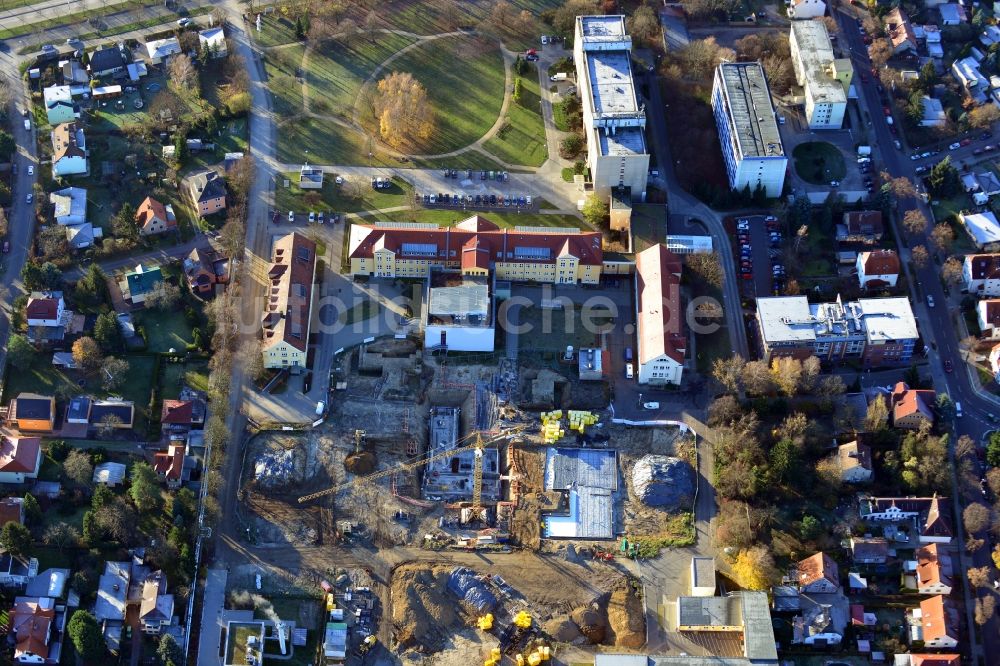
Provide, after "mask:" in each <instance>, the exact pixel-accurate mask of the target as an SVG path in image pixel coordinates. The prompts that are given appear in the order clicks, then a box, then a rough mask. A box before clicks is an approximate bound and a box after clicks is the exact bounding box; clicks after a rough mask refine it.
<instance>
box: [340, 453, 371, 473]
mask: <svg viewBox="0 0 1000 666" xmlns="http://www.w3.org/2000/svg"><path fill="white" fill-rule="evenodd" d="M344 469H346V470H347V471H348V472H350V473H351V474H362V475H363V474H371V473H372V471H373V470H374V469H375V455H374V454H372V453H371V452H370V451H361V452H359V453H349V454H348V455H347V457H346V458H344Z"/></svg>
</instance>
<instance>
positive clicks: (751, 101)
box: [712, 62, 788, 197]
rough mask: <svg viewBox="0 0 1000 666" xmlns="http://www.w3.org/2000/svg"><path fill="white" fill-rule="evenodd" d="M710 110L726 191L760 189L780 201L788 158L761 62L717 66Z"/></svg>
mask: <svg viewBox="0 0 1000 666" xmlns="http://www.w3.org/2000/svg"><path fill="white" fill-rule="evenodd" d="M712 110H713V112H714V113H715V125H716V127H717V128H718V130H719V143H720V144H722V157H723V160H724V161H725V163H726V174H727V175H728V176H729V186H730V187H731V188H732V189H734V190H742V189H743V188H745V187H749V188H750V189H751V190H756V189H757V187H758V186H760V187H763V188H764V190H765V191H766V192H767V196H768V197H778V196H781V190H782V188H783V186H784V184H785V169H786V168H787V166H788V158H787V157H786V156H785V149H784V147H783V146H782V144H781V135H780V134H779V133H778V123H777V121H776V120H775V116H774V107H773V106H772V105H771V92H770V90H769V89H768V87H767V79H766V78H765V76H764V68H763V67H761V65H760V63H758V62H740V63H722V64H721V65H719V66H718V68H716V70H715V82H714V84H713V85H712Z"/></svg>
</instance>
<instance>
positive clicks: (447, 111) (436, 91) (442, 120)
mask: <svg viewBox="0 0 1000 666" xmlns="http://www.w3.org/2000/svg"><path fill="white" fill-rule="evenodd" d="M391 70H392V71H397V72H410V73H412V74H413V76H414V78H416V79H417V80H418V81H419V82H420V83H422V84H423V85H424V87H425V88H426V89H427V96H428V98H429V99H430V102H431V105H432V108H433V109H434V116H435V128H434V132H433V134H432V136H431V138H430V139H429V140H428V141H427V143H426V145H424V146H422V147H421V149H420V150H419V151H415V152H419V153H420V154H429V155H436V154H439V153H446V152H449V151H452V150H457V149H458V148H463V147H465V146H467V145H469V144H470V143H473V142H474V141H476V140H477V139H479V138H481V137H482V136H483V135H484V134H486V132H487V130H489V129H490V127H492V126H493V123H494V122H495V121H496V119H497V116H498V115H499V113H500V107H501V105H502V103H503V95H504V69H503V59H502V58H501V56H500V47H499V44H498V43H497V42H495V41H493V40H492V39H479V38H475V37H455V38H449V39H440V40H436V41H434V42H431V43H430V44H426V45H424V46H421V47H420V48H416V49H413V50H411V51H409V52H408V53H406V54H405V55H404V56H402V57H401V58H399V59H398V60H396V61H395V62H393V63H392V66H391Z"/></svg>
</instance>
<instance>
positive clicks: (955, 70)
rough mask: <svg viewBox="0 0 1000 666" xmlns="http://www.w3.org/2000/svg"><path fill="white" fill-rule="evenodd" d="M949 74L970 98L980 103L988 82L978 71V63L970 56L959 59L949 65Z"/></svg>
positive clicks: (983, 99)
mask: <svg viewBox="0 0 1000 666" xmlns="http://www.w3.org/2000/svg"><path fill="white" fill-rule="evenodd" d="M951 73H952V76H954V77H955V80H957V81H958V82H959V83H960V84H961V85H962V87H963V88H965V92H967V93H968V94H969V95H970V96H972V97H973V99H975V100H976V101H978V102H980V103H982V102H983V101H985V99H986V97H985V95H986V90H987V89H988V88H989V87H990V82H989V81H988V80H987V79H986V77H985V76H983V73H982V72H981V71H979V61H978V60H976V59H975V58H973V57H972V56H966V57H965V58H959V59H957V60H955V62H953V63H952V64H951Z"/></svg>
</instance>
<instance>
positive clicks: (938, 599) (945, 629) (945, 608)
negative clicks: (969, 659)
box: [906, 594, 959, 649]
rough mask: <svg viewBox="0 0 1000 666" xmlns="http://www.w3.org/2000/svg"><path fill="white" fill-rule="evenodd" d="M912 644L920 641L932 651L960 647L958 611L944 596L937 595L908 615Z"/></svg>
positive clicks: (922, 602) (909, 611)
mask: <svg viewBox="0 0 1000 666" xmlns="http://www.w3.org/2000/svg"><path fill="white" fill-rule="evenodd" d="M906 619H907V624H908V625H909V637H910V642H911V643H912V642H917V641H920V642H921V643H922V644H923V647H925V648H930V649H951V648H956V647H958V626H959V620H958V610H957V609H956V608H955V605H954V603H953V602H952V601H951V600H950V599H948V598H946V597H944V596H943V595H940V594H939V595H936V596H933V597H931V598H929V599H924V600H923V601H921V602H920V606H919V607H918V608H911V609H910V610H908V611H907V613H906Z"/></svg>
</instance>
